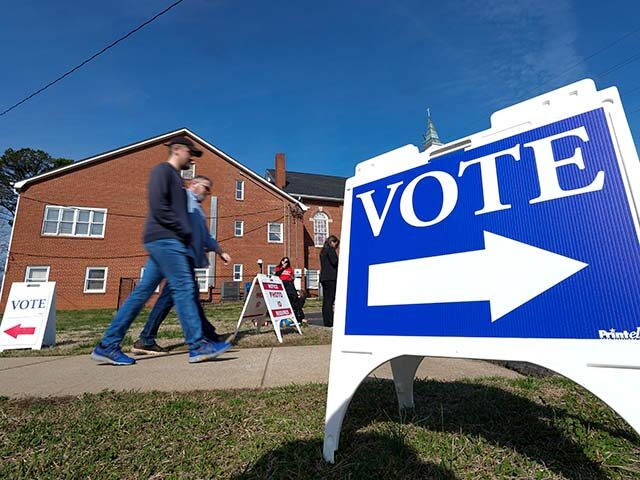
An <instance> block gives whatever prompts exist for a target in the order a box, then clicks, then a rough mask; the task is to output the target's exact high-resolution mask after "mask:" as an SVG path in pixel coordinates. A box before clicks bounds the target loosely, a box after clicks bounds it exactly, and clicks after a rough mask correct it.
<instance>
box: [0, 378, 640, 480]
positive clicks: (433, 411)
mask: <svg viewBox="0 0 640 480" xmlns="http://www.w3.org/2000/svg"><path fill="white" fill-rule="evenodd" d="M415 399H416V409H415V410H414V411H412V412H411V414H409V415H403V416H399V414H398V412H397V409H396V403H395V402H396V400H395V395H394V389H393V384H392V383H391V382H388V381H368V382H365V383H364V384H363V385H362V386H361V387H360V389H359V390H358V392H357V393H356V395H355V397H354V400H353V402H352V403H351V406H350V408H349V411H348V413H347V416H346V418H345V424H344V428H343V432H342V437H341V445H340V449H339V451H338V454H337V457H336V463H335V464H334V465H330V464H326V463H325V462H324V461H323V460H322V457H321V452H322V438H323V428H324V409H325V400H326V386H324V385H308V386H291V387H286V388H278V389H273V390H266V391H254V390H249V391H223V392H221V391H216V392H191V393H173V394H168V393H133V392H131V393H109V392H107V393H102V394H97V395H83V396H81V397H78V398H61V399H35V400H34V399H30V400H9V399H2V398H0V478H11V479H34V478H50V479H67V478H68V479H76V478H91V479H107V478H109V479H122V478H127V479H154V480H160V479H173V478H190V479H199V478H220V479H249V478H261V479H262V478H265V479H266V478H272V479H349V478H351V479H391V478H393V479H395V478H403V479H418V478H423V479H431V478H434V479H469V480H476V479H516V478H517V479H572V480H579V479H583V480H601V479H602V480H604V479H638V478H640V438H638V436H637V435H636V434H635V433H634V432H633V431H632V430H631V429H630V428H629V427H628V426H627V425H626V423H625V422H623V421H622V420H621V419H620V418H619V417H618V416H617V415H616V414H615V413H613V412H612V410H611V409H609V408H608V407H607V406H606V405H604V404H603V403H602V402H600V401H599V400H597V399H596V398H595V397H593V396H592V395H591V394H590V393H588V392H586V391H585V390H583V389H582V388H580V387H578V386H576V385H575V384H573V383H572V382H569V381H568V380H565V379H562V378H560V377H551V378H545V379H533V378H524V379H519V380H507V379H486V380H481V381H477V380H475V381H468V382H464V381H462V382H438V381H418V382H416V387H415Z"/></svg>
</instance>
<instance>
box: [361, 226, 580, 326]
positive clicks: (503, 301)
mask: <svg viewBox="0 0 640 480" xmlns="http://www.w3.org/2000/svg"><path fill="white" fill-rule="evenodd" d="M484 245H485V248H484V250H474V251H471V252H461V253H452V254H447V255H439V256H435V257H424V258H416V259H413V260H403V261H399V262H390V263H380V264H377V265H370V266H369V298H368V305H369V306H386V305H412V304H427V303H457V302H479V301H487V300H488V301H489V302H490V305H491V321H492V322H495V321H496V320H498V319H499V318H501V317H503V316H505V315H506V314H507V313H509V312H511V311H512V310H515V309H516V308H518V307H519V306H520V305H523V304H525V303H526V302H528V301H529V300H531V299H533V298H535V297H537V296H538V295H540V294H541V293H543V292H545V291H547V290H549V289H550V288H551V287H553V286H555V285H557V284H558V283H560V282H562V281H563V280H565V279H567V278H569V277H570V276H571V275H573V274H575V273H577V272H579V271H580V270H582V269H583V268H585V267H587V266H588V264H586V263H583V262H580V261H578V260H574V259H573V258H569V257H565V256H563V255H559V254H557V253H554V252H549V251H548V250H543V249H541V248H537V247H534V246H531V245H528V244H526V243H522V242H518V241H516V240H512V239H510V238H506V237H502V236H500V235H496V234H495V233H491V232H486V231H485V232H484Z"/></svg>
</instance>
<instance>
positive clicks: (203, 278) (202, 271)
mask: <svg viewBox="0 0 640 480" xmlns="http://www.w3.org/2000/svg"><path fill="white" fill-rule="evenodd" d="M195 272H196V280H197V282H198V291H199V292H204V293H206V292H208V291H209V269H208V268H196V269H195Z"/></svg>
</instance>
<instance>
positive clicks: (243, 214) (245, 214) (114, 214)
mask: <svg viewBox="0 0 640 480" xmlns="http://www.w3.org/2000/svg"><path fill="white" fill-rule="evenodd" d="M20 199H21V200H30V201H32V202H36V203H42V204H44V205H49V206H51V207H54V208H62V209H65V208H83V209H87V210H91V207H78V206H72V205H60V204H58V203H55V202H48V201H46V200H40V199H39V198H33V197H28V196H26V195H22V196H21V197H20ZM96 208H98V207H96ZM280 208H281V207H274V208H268V209H266V210H256V211H254V212H240V213H234V214H231V215H214V216H211V215H209V216H208V217H207V216H206V215H205V218H208V219H209V220H214V219H215V220H219V219H222V218H236V219H238V220H241V219H242V218H244V217H250V216H253V215H260V214H262V213H269V212H275V211H279V210H280ZM0 215H1V213H0ZM108 215H109V216H110V217H124V218H147V215H146V214H145V215H140V214H135V213H117V212H112V211H109V212H108Z"/></svg>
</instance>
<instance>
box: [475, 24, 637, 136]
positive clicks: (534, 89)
mask: <svg viewBox="0 0 640 480" xmlns="http://www.w3.org/2000/svg"><path fill="white" fill-rule="evenodd" d="M638 32H640V28H636V29H635V30H632V31H631V32H627V33H625V34H624V35H621V36H620V37H618V38H616V39H615V40H614V41H612V42H611V43H609V44H607V45H606V46H604V47H602V48H600V49H599V50H597V51H596V52H594V53H592V54H590V55H588V56H586V57H584V58H582V59H580V60H579V61H578V62H575V63H573V64H572V65H570V66H569V67H567V68H565V69H564V70H562V71H561V72H560V73H558V74H556V75H554V76H553V77H551V78H548V79H547V80H545V81H544V82H542V83H540V84H538V85H536V86H535V87H534V88H532V89H529V90H527V91H526V93H525V94H524V95H526V96H529V95H531V94H533V93H534V92H536V91H537V90H538V89H539V88H540V87H542V86H544V85H546V84H547V83H549V82H550V81H552V80H556V79H558V78H560V77H561V76H563V75H564V74H565V73H567V72H569V71H570V70H572V69H574V68H575V67H577V66H578V65H580V64H581V63H583V62H585V61H587V60H590V59H591V58H593V57H595V56H597V55H599V54H601V53H602V52H605V51H606V50H609V49H610V48H611V47H613V46H615V45H617V44H618V43H620V42H621V41H623V40H625V39H627V38H629V37H631V36H632V35H635V34H636V33H638ZM636 57H637V56H636V55H634V56H633V57H630V58H627V59H626V60H624V61H623V62H621V63H620V64H617V65H615V66H613V67H610V68H608V69H607V70H605V71H604V72H601V73H599V74H597V75H595V76H601V75H608V74H609V73H611V72H613V71H615V70H617V69H619V68H621V67H623V66H625V65H627V64H629V63H631V62H633V61H635V60H637V58H636ZM494 105H495V102H494ZM632 113H633V112H632ZM480 122H482V120H477V121H476V122H474V123H472V124H470V125H469V127H468V128H469V129H471V128H472V127H474V126H475V125H478V124H479V123H480Z"/></svg>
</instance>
